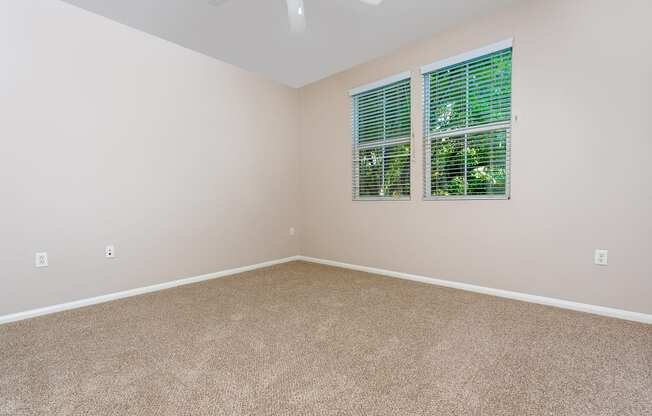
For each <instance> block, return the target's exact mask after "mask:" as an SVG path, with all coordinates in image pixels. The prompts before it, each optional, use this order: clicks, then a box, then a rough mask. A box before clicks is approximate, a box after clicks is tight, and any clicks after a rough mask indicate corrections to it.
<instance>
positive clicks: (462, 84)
mask: <svg viewBox="0 0 652 416" xmlns="http://www.w3.org/2000/svg"><path fill="white" fill-rule="evenodd" d="M511 77H512V49H511V48H507V49H503V50H500V51H497V52H494V53H490V54H487V55H484V56H480V57H478V58H475V59H472V60H469V61H466V62H461V63H458V64H455V65H451V66H448V67H446V68H442V69H438V70H435V71H433V72H430V73H427V74H425V75H424V93H425V94H426V96H425V98H426V100H424V103H425V108H424V119H425V122H426V126H425V139H424V140H425V144H426V150H428V151H429V152H430V154H429V155H427V157H426V158H425V163H426V166H425V169H424V172H425V174H426V176H425V180H426V187H425V193H426V195H425V196H426V197H449V196H450V197H462V198H464V197H467V196H468V197H478V196H479V197H501V196H503V197H505V196H507V195H508V193H509V187H508V185H509V178H508V175H509V152H508V147H509V140H510V131H511V92H512V91H511V88H512V86H511ZM426 154H427V152H426ZM428 164H429V166H428ZM428 185H429V186H428Z"/></svg>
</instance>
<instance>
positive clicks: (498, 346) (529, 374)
mask: <svg viewBox="0 0 652 416" xmlns="http://www.w3.org/2000/svg"><path fill="white" fill-rule="evenodd" d="M0 414H2V415H231V416H232V415H490V416H497V415H518V416H525V415H590V416H604V415H619V416H623V415H639V416H640V415H652V326H649V325H643V324H636V323H632V322H625V321H619V320H615V319H608V318H602V317H597V316H592V315H587V314H582V313H575V312H569V311H564V310H560V309H554V308H549V307H544V306H538V305H532V304H527V303H521V302H516V301H510V300H504V299H498V298H494V297H489V296H483V295H477V294H472V293H468V292H463V291H458V290H453V289H446V288H440V287H436V286H430V285H425V284H420V283H414V282H409V281H401V280H398V279H392V278H384V277H380V276H375V275H370V274H366V273H361V272H354V271H348V270H342V269H337V268H331V267H326V266H320V265H313V264H307V263H300V262H296V263H291V264H285V265H280V266H276V267H272V268H268V269H263V270H258V271H254V272H249V273H244V274H241V275H238V276H232V277H227V278H223V279H217V280H212V281H209V282H205V283H200V284H196V285H191V286H184V287H180V288H176V289H171V290H166V291H162V292H157V293H153V294H148V295H144V296H139V297H135V298H129V299H125V300H120V301H115V302H111V303H106V304H102V305H97V306H92V307H88V308H84V309H78V310H74V311H68V312H63V313H59V314H55V315H50V316H46V317H41V318H36V319H32V320H29V321H23V322H19V323H15V324H9V325H3V326H0Z"/></svg>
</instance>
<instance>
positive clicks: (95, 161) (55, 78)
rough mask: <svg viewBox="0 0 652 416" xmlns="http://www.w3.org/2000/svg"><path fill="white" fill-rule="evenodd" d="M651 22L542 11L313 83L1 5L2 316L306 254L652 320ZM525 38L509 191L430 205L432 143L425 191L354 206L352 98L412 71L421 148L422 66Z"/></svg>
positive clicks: (85, 17) (602, 5)
mask: <svg viewBox="0 0 652 416" xmlns="http://www.w3.org/2000/svg"><path fill="white" fill-rule="evenodd" d="M650 15H652V3H651V2H648V1H646V0H645V1H644V0H640V1H635V0H631V1H627V2H613V1H609V0H573V1H570V0H565V1H561V0H556V1H543V0H541V1H525V2H522V3H521V4H520V5H518V6H516V7H512V8H509V9H506V10H504V11H502V12H500V13H498V14H496V15H493V16H488V17H483V18H478V19H477V20H475V21H472V22H467V23H466V24H464V25H462V26H460V27H459V28H458V29H456V30H452V31H449V32H447V33H445V34H442V35H439V36H437V37H435V38H433V39H430V40H428V41H425V42H421V43H419V44H415V45H412V46H410V47H408V48H404V49H403V50H401V51H398V52H397V53H395V54H392V55H390V56H387V57H385V58H382V59H380V60H377V61H374V62H370V63H367V64H364V65H361V66H358V67H356V68H353V69H351V70H349V71H346V72H344V73H341V74H338V75H336V76H333V77H330V78H328V79H325V80H323V81H321V82H318V83H316V84H313V85H311V86H308V87H305V88H303V89H301V90H300V91H296V90H292V89H289V88H286V87H282V86H280V85H278V84H274V83H272V82H268V81H266V80H264V79H262V78H261V77H258V76H255V75H252V74H250V73H247V72H245V71H242V70H240V69H237V68H235V67H232V66H230V65H227V64H224V63H221V62H218V61H215V60H212V59H210V58H207V57H204V56H202V55H199V54H196V53H194V52H191V51H188V50H186V49H183V48H181V47H178V46H176V45H173V44H170V43H168V42H165V41H163V40H160V39H157V38H154V37H151V36H149V35H146V34H143V33H141V32H138V31H135V30H132V29H129V28H127V27H124V26H121V25H119V24H117V23H115V22H112V21H109V20H106V19H104V18H101V17H99V16H96V15H93V14H90V13H88V12H85V11H82V10H80V9H77V8H75V7H72V6H69V5H66V4H65V3H61V2H58V1H56V0H47V1H45V0H28V1H10V0H4V1H3V0H0V27H1V28H2V29H1V30H2V34H3V36H1V37H0V60H2V62H1V63H2V65H0V162H1V163H0V195H1V204H0V231H1V232H0V315H4V314H8V313H13V312H18V311H24V310H28V309H32V308H37V307H42V306H48V305H53V304H57V303H62V302H67V301H72V300H77V299H82V298H87V297H91V296H96V295H101V294H106V293H111V292H115V291H120V290H125V289H130V288H135V287H141V286H146V285H150V284H156V283H161V282H165V281H169V280H173V279H177V278H181V277H185V276H194V275H199V274H203V273H209V272H214V271H219V270H224V269H228V268H232V267H237V266H242V265H249V264H253V263H257V262H261V261H265V260H270V259H276V258H281V257H286V256H290V255H294V254H297V253H299V252H301V254H304V255H307V256H314V257H319V258H324V259H332V260H339V261H344V262H349V263H355V264H360V265H368V266H375V267H381V268H386V269H391V270H397V271H403V272H408V273H415V274H421V275H425V276H432V277H438V278H444V279H450V280H456V281H461V282H467V283H472V284H477V285H482V286H489V287H493V288H500V289H507V290H515V291H520V292H526V293H531V294H537V295H543V296H551V297H556V298H562V299H568V300H573V301H579V302H585V303H592V304H597V305H603V306H611V307H616V308H622V309H628V310H633V311H638V312H644V313H652V302H651V301H650V293H652V267H651V266H650V265H649V264H648V259H647V257H648V253H650V252H652V220H651V219H650V212H652V187H651V186H650V182H652V181H651V179H652V173H650V170H649V169H648V165H649V158H650V154H652V138H651V137H650V131H652V122H651V121H650V120H651V117H650V114H649V113H650V109H652V98H651V97H652V94H650V91H652V81H651V80H652V78H651V77H650V74H651V73H652V53H651V52H652V51H651V50H650V42H649V40H650V39H651V38H652V29H650V25H649V24H648V22H647V20H648V17H649V16H650ZM507 37H514V38H515V45H514V71H513V72H514V112H515V114H518V116H519V122H518V123H516V124H515V125H514V134H513V166H512V172H513V177H512V199H511V200H510V201H460V202H424V201H421V189H422V176H421V175H422V167H421V160H422V155H421V146H420V144H418V145H417V146H416V153H417V154H416V158H415V163H414V166H413V170H412V192H413V196H412V201H408V202H353V201H351V132H350V123H349V119H350V115H349V111H350V102H349V97H348V95H347V91H348V90H349V89H350V88H352V87H355V86H358V85H361V84H366V83H368V82H371V81H375V80H377V79H380V78H383V77H386V76H388V75H392V74H395V73H398V72H401V71H404V70H406V69H411V70H412V71H413V73H414V79H413V87H414V100H413V101H414V107H413V110H414V111H413V113H414V116H413V117H414V126H415V134H416V137H417V139H416V140H417V141H416V142H417V143H419V137H420V136H421V127H420V126H421V114H420V80H419V76H418V69H419V66H420V65H422V64H427V63H430V62H432V61H435V60H438V59H441V58H445V57H449V56H451V55H455V54H458V53H461V52H464V51H467V50H470V49H474V48H477V47H480V46H483V45H486V44H489V43H492V42H495V41H498V40H502V39H505V38H507ZM252 120H255V122H252ZM299 133H300V134H299ZM551 160H555V161H554V162H552V163H551V162H550V161H551ZM298 178H301V179H300V181H301V183H300V184H299V179H298ZM299 185H300V189H299ZM290 226H298V235H297V236H296V237H290V236H289V235H288V228H289V227H290ZM106 244H115V245H116V252H117V258H116V259H114V260H107V259H105V258H104V257H103V250H104V246H105V245H106ZM594 248H607V249H609V250H610V265H609V266H608V267H602V268H601V267H598V266H594V265H593V264H592V252H593V249H594ZM36 251H47V252H48V253H49V256H50V267H49V268H46V269H36V268H34V266H33V256H34V252H36Z"/></svg>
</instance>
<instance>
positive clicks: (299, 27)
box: [287, 0, 306, 33]
mask: <svg viewBox="0 0 652 416" xmlns="http://www.w3.org/2000/svg"><path fill="white" fill-rule="evenodd" d="M287 5H288V18H289V19H290V31H291V32H294V33H301V32H304V31H305V30H306V9H305V8H304V7H303V0H287Z"/></svg>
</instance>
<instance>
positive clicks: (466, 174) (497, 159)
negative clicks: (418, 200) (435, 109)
mask: <svg viewBox="0 0 652 416" xmlns="http://www.w3.org/2000/svg"><path fill="white" fill-rule="evenodd" d="M507 135H508V132H507V130H506V129H502V130H494V131H489V132H483V133H472V134H463V135H458V136H448V137H442V138H437V139H433V140H432V142H431V145H430V149H431V154H430V163H431V172H430V173H431V178H430V184H431V194H432V195H433V196H461V195H471V196H473V195H476V196H477V195H504V194H505V189H506V177H507V162H508V160H507Z"/></svg>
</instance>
